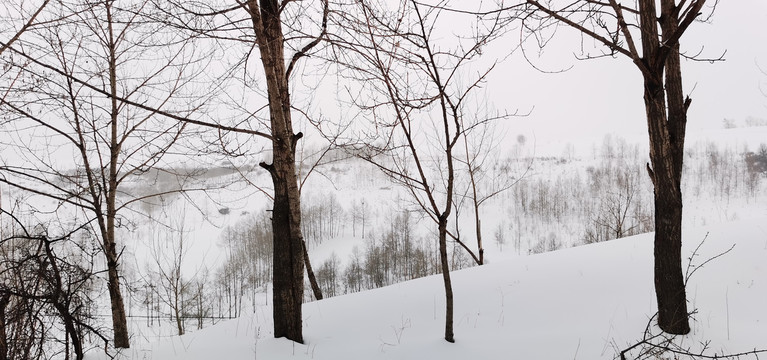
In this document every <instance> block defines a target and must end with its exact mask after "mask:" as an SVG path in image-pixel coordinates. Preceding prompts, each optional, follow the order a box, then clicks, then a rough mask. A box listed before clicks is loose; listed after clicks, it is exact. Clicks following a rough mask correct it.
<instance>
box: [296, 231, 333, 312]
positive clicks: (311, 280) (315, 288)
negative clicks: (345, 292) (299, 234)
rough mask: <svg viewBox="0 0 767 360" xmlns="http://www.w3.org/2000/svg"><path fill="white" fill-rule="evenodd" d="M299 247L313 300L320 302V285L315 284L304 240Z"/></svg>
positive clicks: (315, 278) (315, 279)
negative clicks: (301, 250) (301, 248)
mask: <svg viewBox="0 0 767 360" xmlns="http://www.w3.org/2000/svg"><path fill="white" fill-rule="evenodd" d="M301 245H302V247H303V249H304V265H306V276H307V277H309V284H311V286H312V292H313V293H314V298H315V299H317V300H322V289H320V285H319V284H317V277H316V276H315V275H314V270H313V269H312V263H311V261H310V260H309V252H308V251H307V250H306V240H304V241H302V242H301ZM331 296H332V295H331Z"/></svg>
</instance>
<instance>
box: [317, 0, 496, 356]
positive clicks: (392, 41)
mask: <svg viewBox="0 0 767 360" xmlns="http://www.w3.org/2000/svg"><path fill="white" fill-rule="evenodd" d="M385 5H386V4H384V3H379V2H364V3H363V2H360V3H358V4H357V6H358V8H357V9H354V10H350V11H348V12H346V13H345V15H344V16H340V17H339V19H336V20H337V21H339V24H340V23H341V22H343V24H344V26H345V27H346V31H347V33H346V34H344V35H343V37H339V38H338V39H332V40H333V41H336V45H337V49H338V51H337V52H336V55H337V56H338V61H339V62H341V63H342V64H343V66H344V67H345V68H346V69H349V70H348V71H349V76H350V77H351V78H353V79H355V80H359V81H360V83H362V85H361V87H362V91H361V93H363V94H367V93H369V94H370V99H363V98H361V97H359V96H356V95H352V96H353V101H355V102H356V104H357V105H358V106H359V107H360V109H361V111H362V112H363V113H364V114H365V115H366V116H367V117H368V118H369V119H372V120H373V121H374V125H373V126H372V127H374V128H375V129H377V130H378V131H379V133H378V134H376V136H373V139H372V141H373V145H364V146H365V147H367V148H368V149H367V150H366V151H360V149H358V148H355V149H354V152H355V153H358V154H371V153H372V154H375V152H377V154H375V155H367V156H364V159H365V160H367V161H369V162H371V163H373V164H374V165H376V166H377V167H379V168H380V169H381V170H382V171H383V172H384V173H386V174H387V175H389V176H391V178H392V179H393V180H395V181H397V182H399V183H400V184H401V185H403V186H404V189H405V190H406V191H407V192H408V193H409V194H410V195H411V198H412V200H413V201H414V202H415V203H416V204H417V206H418V207H419V208H421V209H422V210H423V211H424V212H425V213H426V214H427V216H428V217H429V218H431V219H432V220H433V221H434V223H435V224H436V225H437V229H438V234H439V235H438V238H439V242H438V243H439V259H440V263H441V272H442V277H443V282H444V286H445V334H444V338H445V340H447V341H448V342H454V341H455V337H454V333H453V290H452V284H451V281H450V268H449V264H450V263H449V259H448V248H447V240H448V223H449V219H450V216H451V211H452V210H453V205H454V196H455V192H456V191H455V186H456V176H457V164H456V162H457V160H456V157H457V156H459V155H458V154H457V152H458V151H460V148H457V146H459V144H460V143H459V142H460V141H461V139H462V137H464V136H466V133H467V132H469V131H471V129H473V128H474V127H476V126H477V124H480V123H482V122H485V121H489V119H471V120H466V122H465V123H464V116H465V113H464V106H465V105H466V104H465V103H464V100H465V99H466V98H467V95H468V94H469V93H471V92H472V91H473V90H475V89H477V88H478V87H479V86H480V84H482V82H483V81H484V80H485V79H486V77H487V76H488V73H489V72H490V70H489V69H492V65H490V66H489V69H488V70H486V71H483V72H480V73H479V74H478V75H477V77H476V78H475V79H474V80H472V81H470V82H469V83H468V84H461V83H460V80H458V78H460V77H461V76H463V75H464V72H463V71H462V69H463V66H464V65H465V64H466V63H468V62H470V61H473V60H477V59H478V58H479V57H480V54H481V52H482V49H483V47H484V46H485V45H486V44H487V43H489V42H490V41H491V40H493V39H494V38H495V37H496V36H497V35H498V31H499V29H500V25H501V24H500V21H499V18H498V17H491V18H490V19H480V20H479V21H478V22H477V24H478V25H477V26H476V28H475V30H477V32H476V33H475V34H474V35H473V36H472V37H470V39H469V40H468V41H467V43H468V45H467V44H464V43H462V42H461V41H459V42H458V45H448V46H439V45H438V44H437V43H436V42H435V40H434V39H433V38H432V34H433V32H434V31H435V29H436V27H437V24H439V23H440V21H438V20H441V18H440V15H441V13H442V11H441V10H440V9H436V8H430V7H424V6H423V5H421V4H419V3H418V2H417V1H401V2H399V3H398V6H397V7H396V8H394V9H393V10H391V11H389V10H387V9H386V7H385ZM355 16H356V17H355ZM480 23H481V24H480ZM347 39H354V40H352V41H350V42H349V40H347ZM449 46H454V47H453V48H452V49H451V48H449ZM345 52H348V54H345ZM430 120H432V121H430ZM349 147H352V148H354V147H355V146H354V145H350V146H349ZM371 150H372V151H371Z"/></svg>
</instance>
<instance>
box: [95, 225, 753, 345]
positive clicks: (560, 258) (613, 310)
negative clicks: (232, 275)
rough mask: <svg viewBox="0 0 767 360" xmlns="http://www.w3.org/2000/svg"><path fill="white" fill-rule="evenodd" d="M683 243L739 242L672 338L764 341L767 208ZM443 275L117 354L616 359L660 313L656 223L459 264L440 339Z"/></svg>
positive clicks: (701, 275)
mask: <svg viewBox="0 0 767 360" xmlns="http://www.w3.org/2000/svg"><path fill="white" fill-rule="evenodd" d="M706 233H709V234H708V237H707V239H706V240H705V242H704V243H703V244H702V246H701V247H700V249H699V250H698V253H697V255H696V256H694V257H692V256H691V255H692V254H693V251H694V249H695V248H696V247H697V246H698V245H699V244H700V243H701V241H702V240H703V239H704V238H706ZM684 244H685V249H684V252H683V253H684V254H685V256H686V257H692V263H693V266H692V267H691V269H694V268H695V266H697V265H699V264H701V263H703V262H704V261H706V260H707V259H709V258H711V257H713V256H715V255H717V254H719V253H721V252H723V251H726V250H727V249H729V248H730V247H731V246H732V245H735V247H734V248H733V249H732V251H731V252H729V253H728V254H726V255H724V256H721V257H719V258H717V259H715V260H713V261H711V262H709V263H708V264H706V265H705V266H704V267H702V268H700V270H699V271H697V272H695V273H694V275H693V276H692V278H691V279H690V281H689V283H688V300H689V301H690V304H691V306H690V308H691V309H696V310H697V313H696V314H695V316H694V317H695V321H694V322H693V324H692V327H693V332H692V334H691V335H688V336H682V337H677V339H675V341H676V342H677V343H679V344H681V346H683V347H685V348H686V347H688V346H689V347H692V348H693V349H697V348H699V347H700V344H701V343H703V342H706V341H711V342H710V344H709V352H708V353H709V354H714V352H716V353H718V354H721V353H722V352H727V353H735V352H741V351H750V350H753V349H754V348H767V338H765V336H764V335H765V334H767V308H765V306H764V303H765V300H766V299H767V282H765V279H767V267H765V265H764V264H765V259H767V218H759V219H755V220H747V221H741V222H735V223H729V224H724V225H715V226H708V227H703V228H695V229H687V230H686V232H685V234H684ZM686 263H687V260H686V261H685V265H686ZM441 284H442V283H441V277H438V276H431V277H427V278H422V279H418V280H413V281H409V282H405V283H400V284H397V285H393V286H390V287H386V288H381V289H377V290H372V291H365V292H361V293H356V294H351V295H345V296H339V297H334V298H330V299H327V300H323V301H316V302H310V303H307V304H305V305H304V336H305V339H306V344H305V345H299V344H294V343H292V342H289V341H286V340H283V339H274V338H272V336H271V333H270V332H271V327H272V324H271V308H270V307H268V306H263V307H260V308H259V310H258V311H256V312H255V313H253V314H251V315H249V316H245V317H241V318H239V319H235V320H231V321H227V322H223V323H220V324H218V325H215V326H212V327H209V328H206V329H203V330H199V331H196V332H190V333H188V334H187V335H184V336H181V337H168V338H164V339H160V340H155V341H153V342H148V343H139V344H136V345H134V346H133V347H132V348H131V349H128V350H127V351H124V352H123V353H122V354H120V355H119V356H118V357H117V358H118V359H187V360H196V359H200V360H203V359H205V360H208V359H212V358H217V357H218V358H222V357H223V358H226V359H334V360H343V359H612V358H615V357H616V354H617V353H618V352H619V351H620V350H621V349H623V348H626V347H628V346H629V345H630V344H632V343H634V342H636V341H638V340H639V339H641V337H642V334H643V331H644V329H645V327H646V325H647V323H648V319H649V318H650V317H651V316H652V315H653V313H654V303H655V300H654V293H653V284H652V234H645V235H640V236H635V237H630V238H624V239H619V240H613V241H609V242H605V243H599V244H594V245H588V246H581V247H576V248H569V249H565V250H560V251H555V252H551V253H544V254H539V255H532V256H527V257H520V258H516V259H513V260H510V261H499V262H496V263H493V264H489V265H485V266H482V267H476V268H471V269H467V270H462V271H457V272H454V273H453V287H454V290H455V294H456V302H455V306H456V307H455V320H456V323H455V333H456V340H457V342H456V343H455V344H449V343H446V342H445V341H444V340H442V330H443V326H444V323H443V321H444V320H443V318H444V313H443V311H444V302H443V299H442V297H443V290H442V285H441ZM651 330H654V331H656V332H657V329H651ZM102 358H104V355H103V354H95V353H91V354H90V355H89V356H88V359H102Z"/></svg>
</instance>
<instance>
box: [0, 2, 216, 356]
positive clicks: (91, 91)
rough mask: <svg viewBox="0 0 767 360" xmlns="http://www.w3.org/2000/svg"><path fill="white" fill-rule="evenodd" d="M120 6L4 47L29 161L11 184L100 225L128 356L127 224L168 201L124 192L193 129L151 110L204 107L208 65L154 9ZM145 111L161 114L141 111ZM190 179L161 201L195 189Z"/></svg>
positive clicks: (65, 15) (60, 18) (119, 333)
mask: <svg viewBox="0 0 767 360" xmlns="http://www.w3.org/2000/svg"><path fill="white" fill-rule="evenodd" d="M119 5H122V4H118V3H117V2H114V1H96V2H89V3H84V2H79V1H75V2H58V3H56V4H55V6H53V5H50V6H49V7H48V10H49V11H50V14H48V13H46V16H47V17H48V18H53V19H56V21H51V22H49V23H47V24H46V26H44V27H36V28H33V29H31V30H28V31H27V38H28V39H26V40H25V41H24V42H23V43H17V45H18V46H9V44H3V45H4V46H7V48H8V49H9V50H11V52H12V55H13V56H14V57H10V58H6V59H4V60H5V65H6V66H8V67H9V68H11V69H14V71H15V76H13V77H9V79H7V80H6V79H4V81H3V85H2V87H3V91H5V92H7V93H9V95H8V96H7V97H5V98H3V99H0V105H2V107H3V108H4V110H6V111H7V112H8V113H9V114H12V116H13V118H11V121H8V122H7V123H6V124H5V125H4V127H3V131H4V132H6V133H7V134H9V135H10V136H9V139H10V140H9V141H10V144H8V145H11V146H12V147H13V148H14V149H15V151H16V154H18V155H19V157H18V158H17V159H4V161H5V162H4V163H3V164H2V165H1V166H0V172H2V173H3V175H4V176H3V177H2V178H0V182H4V183H6V184H8V185H11V186H13V187H16V188H18V189H21V190H24V191H28V192H30V193H33V194H37V195H42V196H46V197H48V198H50V199H53V200H54V201H56V202H57V203H58V205H57V206H59V207H74V208H75V209H77V211H80V212H82V213H83V214H86V215H85V216H87V217H88V218H90V219H93V220H94V224H95V227H96V229H97V233H98V234H99V238H100V242H101V250H102V251H103V254H104V256H105V258H106V266H107V270H108V277H107V278H108V281H107V288H108V289H109V295H110V300H111V303H112V307H111V309H112V322H113V329H114V346H115V347H117V348H127V347H129V334H128V328H127V319H126V316H125V305H124V302H123V295H122V290H121V285H120V263H121V258H120V254H121V253H122V249H121V245H120V243H121V241H120V240H119V239H118V238H117V237H118V235H117V232H116V229H117V228H118V227H119V226H120V225H121V222H122V221H123V220H125V218H123V217H121V216H120V213H122V212H124V211H125V210H126V209H130V208H129V206H130V205H131V204H132V203H135V202H138V201H142V200H144V199H147V198H150V197H152V196H156V195H158V193H157V192H156V191H155V190H149V191H147V192H146V193H141V194H138V195H134V196H125V195H126V193H125V192H124V191H123V189H124V187H125V183H126V182H127V181H128V180H130V179H131V178H132V177H134V176H138V175H142V174H147V173H148V172H149V171H150V170H151V169H155V174H159V173H158V172H157V170H156V168H158V167H159V164H161V161H162V159H163V157H164V156H165V155H166V154H167V153H168V152H169V150H170V149H171V148H172V147H173V146H175V145H176V144H177V142H179V140H180V139H181V138H182V136H183V134H184V130H185V127H186V123H179V122H177V121H171V122H169V123H168V122H164V121H161V120H162V119H161V118H159V117H157V116H156V115H157V111H156V110H151V109H159V108H162V107H168V108H177V107H183V108H186V106H187V105H189V102H192V103H194V105H193V106H192V107H191V108H192V109H196V108H197V106H199V105H200V104H199V103H196V102H195V99H193V98H191V97H188V93H186V92H185V91H186V89H187V88H188V87H189V86H192V85H194V84H193V83H191V80H190V79H192V78H193V76H194V74H195V73H196V72H197V71H198V70H199V69H198V68H197V65H201V64H199V63H196V62H194V60H190V59H194V58H196V56H197V54H196V53H195V51H196V50H194V49H192V48H191V47H190V46H188V45H189V43H190V41H191V40H190V39H189V38H181V37H179V36H178V35H177V34H173V33H171V32H168V31H166V30H167V28H166V27H164V26H163V25H161V24H157V23H152V22H147V21H145V19H143V18H142V17H141V16H140V12H141V11H142V9H143V8H144V7H145V6H146V5H147V2H139V3H132V4H126V7H120V6H119ZM33 35H34V36H33ZM158 60H159V61H158ZM102 95H107V96H108V98H107V99H104V97H103V96H102ZM179 101H183V102H182V103H180V102H179ZM139 103H142V104H151V105H152V106H153V107H152V108H151V109H150V110H147V109H149V107H148V106H144V107H136V106H134V105H136V104H139ZM174 112H176V113H178V114H181V115H183V116H187V115H189V114H190V113H193V112H194V110H181V111H174ZM164 114H166V115H172V114H170V113H169V112H165V113H164ZM158 177H159V176H158ZM184 181H185V180H184V179H179V180H177V183H178V184H182V185H177V186H176V187H175V188H172V189H168V191H164V190H161V191H160V193H167V192H174V191H185V190H188V189H187V188H186V186H185V185H183V183H184ZM179 186H180V189H179ZM126 198H127V199H126Z"/></svg>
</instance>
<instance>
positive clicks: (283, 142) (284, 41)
mask: <svg viewBox="0 0 767 360" xmlns="http://www.w3.org/2000/svg"><path fill="white" fill-rule="evenodd" d="M172 4H173V7H172V9H167V14H168V15H169V18H171V19H174V23H175V26H178V27H179V28H184V29H185V30H191V31H192V32H195V33H201V34H204V35H205V36H209V37H211V38H213V39H217V40H220V41H222V42H225V41H227V42H231V43H232V44H238V45H239V44H244V45H245V48H244V51H243V53H242V54H244V56H242V57H241V59H242V61H241V63H240V65H241V66H242V69H244V71H243V72H244V73H247V72H248V68H247V65H248V60H249V57H250V55H251V54H252V53H253V48H254V47H258V53H259V54H260V55H261V56H260V61H261V70H263V80H264V81H263V82H264V83H265V84H266V91H265V94H264V92H260V95H261V96H263V95H265V97H266V98H267V105H266V106H265V107H266V108H268V116H266V117H265V118H268V120H260V119H258V118H257V117H256V116H255V114H256V113H258V112H259V111H260V110H256V111H253V110H249V111H248V114H249V119H248V120H247V121H248V122H251V121H252V122H253V124H252V125H256V126H259V125H261V126H264V127H266V128H268V131H267V132H268V133H267V132H260V131H259V132H257V135H259V136H261V137H263V138H266V139H268V140H269V141H270V142H271V145H272V150H271V153H272V160H271V163H267V162H261V163H260V164H259V165H260V166H261V167H262V168H264V169H266V170H267V171H268V172H269V174H270V175H271V178H272V182H273V184H274V196H273V201H274V207H273V211H272V232H273V237H274V255H273V258H274V261H273V267H274V272H273V283H274V291H273V297H274V301H273V316H274V336H275V337H286V338H288V339H290V340H293V341H296V342H299V343H300V342H303V333H302V325H301V323H302V316H301V313H302V312H301V304H302V301H303V291H304V287H303V278H304V261H305V259H304V251H303V249H304V244H303V236H302V234H301V205H300V192H299V184H298V177H297V175H296V144H297V142H298V141H299V139H301V138H302V137H303V134H302V133H301V132H295V131H294V129H293V115H292V113H291V111H292V110H293V109H294V108H293V107H292V101H291V96H290V82H289V81H290V79H291V76H292V75H293V74H294V72H295V70H296V65H298V64H299V60H301V59H302V58H304V57H306V56H307V55H309V54H310V53H311V51H312V50H313V49H314V48H315V47H316V46H317V45H318V44H320V43H321V41H322V40H323V38H324V36H325V34H326V30H327V26H326V19H327V14H328V8H329V3H328V1H327V0H319V1H317V2H316V4H318V5H319V6H318V7H312V6H311V4H310V3H309V2H297V1H290V0H285V1H279V0H262V1H257V0H247V1H242V2H240V1H233V2H232V4H231V6H229V7H226V6H217V5H216V6H209V5H206V4H203V3H193V4H189V3H186V2H172ZM182 18H183V19H182ZM175 19H179V20H180V21H175ZM201 19H204V21H207V23H206V24H199V23H201V22H203V21H200V20H201ZM186 20H190V21H186ZM243 24H248V25H247V26H243ZM314 24H316V25H317V26H314ZM312 29H317V33H315V34H314V35H312V34H310V33H309V32H310V31H311V30H312ZM286 31H287V35H288V36H286ZM243 39H244V40H243ZM286 50H287V51H291V50H292V51H293V54H292V55H291V56H286V55H285V53H286ZM245 77H247V78H248V79H251V76H250V75H245ZM243 101H245V99H243ZM234 106H236V107H239V108H240V109H245V106H244V104H239V103H238V104H234Z"/></svg>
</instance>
